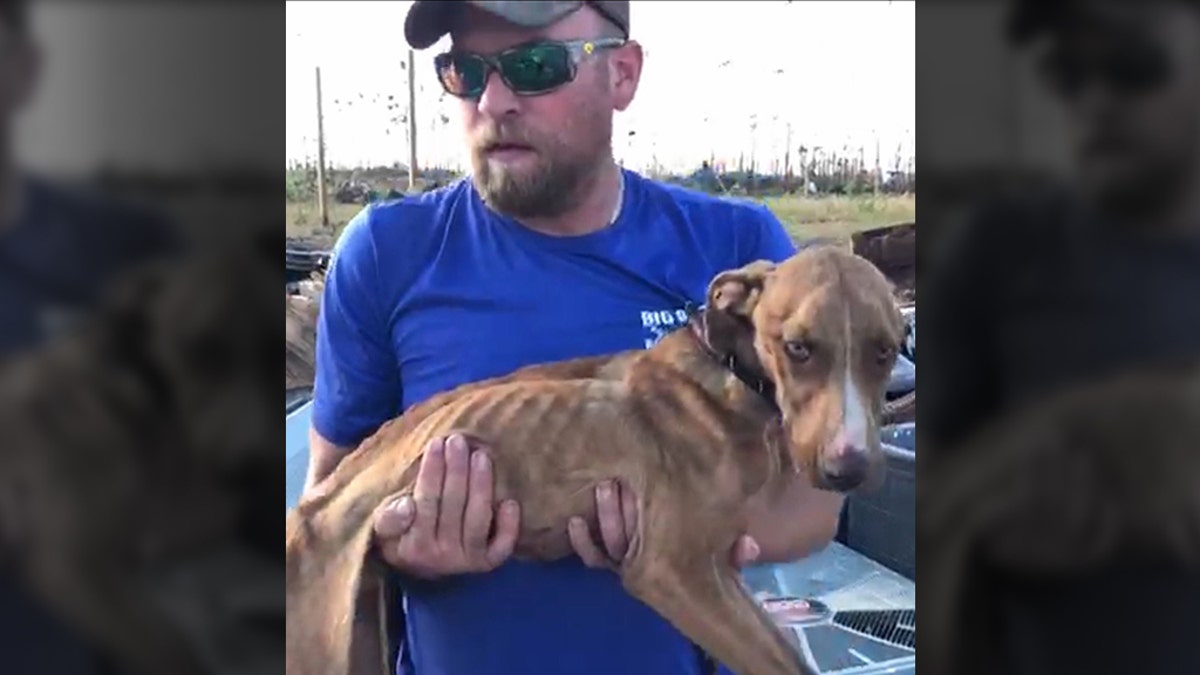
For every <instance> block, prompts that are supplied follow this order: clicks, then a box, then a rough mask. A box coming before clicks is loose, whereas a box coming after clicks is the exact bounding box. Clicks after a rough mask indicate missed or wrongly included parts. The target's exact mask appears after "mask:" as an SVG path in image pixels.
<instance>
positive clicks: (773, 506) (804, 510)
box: [748, 478, 845, 563]
mask: <svg viewBox="0 0 1200 675" xmlns="http://www.w3.org/2000/svg"><path fill="white" fill-rule="evenodd" d="M844 501H845V496H844V495H842V494H840V493H836V492H830V491H826V490H818V489H816V488H814V487H812V486H811V485H810V484H808V482H807V481H806V480H805V479H803V478H796V479H794V480H793V481H792V482H791V483H790V484H789V485H788V486H787V488H785V489H784V490H783V491H782V492H780V493H779V494H778V495H777V496H776V497H775V499H774V500H768V498H767V497H766V496H765V495H759V496H756V497H755V498H754V499H752V500H751V508H750V526H749V532H748V534H749V535H750V536H751V537H753V538H754V540H755V542H756V543H758V546H759V551H760V552H759V556H758V559H757V561H756V562H759V563H780V562H790V561H793V560H799V559H800V558H803V557H805V556H808V555H812V554H813V553H815V552H817V551H819V550H821V549H822V548H824V547H826V546H828V545H829V542H831V541H833V538H834V536H835V535H836V534H837V527H838V516H839V514H840V513H841V510H842V504H843V502H844Z"/></svg>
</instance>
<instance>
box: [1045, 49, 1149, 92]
mask: <svg viewBox="0 0 1200 675" xmlns="http://www.w3.org/2000/svg"><path fill="white" fill-rule="evenodd" d="M1042 75H1043V77H1044V78H1045V79H1046V81H1047V82H1048V83H1049V85H1050V86H1051V87H1052V88H1053V89H1054V90H1055V91H1057V92H1059V93H1060V94H1062V95H1063V96H1066V97H1067V98H1074V97H1076V96H1078V95H1079V94H1080V93H1081V92H1082V91H1083V90H1084V88H1086V87H1087V85H1088V83H1090V82H1092V81H1098V82H1103V83H1105V84H1107V85H1108V86H1109V87H1110V88H1112V90H1113V91H1116V92H1118V93H1122V94H1128V95H1139V94H1147V93H1149V92H1151V91H1154V90H1155V89H1158V88H1159V87H1162V86H1163V85H1165V84H1166V83H1168V82H1169V81H1170V80H1171V77H1172V72H1171V64H1170V60H1169V58H1168V57H1167V56H1166V54H1164V53H1163V52H1162V50H1159V49H1148V48H1141V49H1125V50H1122V51H1120V52H1116V53H1114V54H1111V55H1109V56H1108V57H1106V58H1100V59H1087V60H1085V59H1081V58H1077V57H1071V56H1067V55H1063V54H1059V55H1057V56H1055V57H1052V58H1050V59H1048V60H1047V61H1045V62H1044V63H1043V64H1042Z"/></svg>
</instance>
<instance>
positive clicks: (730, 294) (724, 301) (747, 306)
mask: <svg viewBox="0 0 1200 675" xmlns="http://www.w3.org/2000/svg"><path fill="white" fill-rule="evenodd" d="M774 269H775V263H772V262H768V261H766V260H756V261H754V262H752V263H750V264H749V265H746V266H745V267H742V268H739V269H736V270H728V271H725V272H722V273H720V274H718V275H717V276H716V278H714V279H713V280H712V283H711V284H709V286H708V300H707V303H708V307H709V309H711V310H712V311H714V312H721V313H724V314H731V315H734V316H738V317H743V318H749V316H750V313H751V312H753V311H754V306H755V305H756V304H758V297H759V295H760V294H761V293H762V287H763V283H764V282H765V281H766V279H767V276H768V275H770V273H771V272H772V271H773V270H774Z"/></svg>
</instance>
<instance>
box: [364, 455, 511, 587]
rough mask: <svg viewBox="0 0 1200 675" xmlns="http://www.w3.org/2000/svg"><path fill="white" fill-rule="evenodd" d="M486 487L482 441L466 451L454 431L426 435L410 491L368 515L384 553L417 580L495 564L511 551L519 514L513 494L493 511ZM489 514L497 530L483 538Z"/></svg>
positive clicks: (489, 485) (487, 464) (489, 484)
mask: <svg viewBox="0 0 1200 675" xmlns="http://www.w3.org/2000/svg"><path fill="white" fill-rule="evenodd" d="M493 488H494V485H493V476H492V466H491V460H490V458H489V457H488V455H487V453H486V451H485V448H475V449H474V451H472V450H471V449H470V448H468V447H467V442H466V440H465V439H463V438H462V437H461V436H451V437H450V438H448V439H444V440H443V439H437V440H434V441H431V442H430V444H429V446H428V447H427V448H426V449H425V456H424V457H423V458H422V460H421V467H420V469H419V470H418V473H417V483H416V487H415V490H414V495H413V496H412V497H407V496H405V497H401V498H400V499H397V500H395V501H393V502H390V503H388V504H385V505H384V506H383V507H381V508H380V509H379V511H378V512H376V514H375V523H374V529H375V541H376V544H377V545H378V546H379V550H380V553H381V554H382V557H383V559H384V560H385V561H387V563H388V564H389V565H391V566H392V567H395V568H396V569H397V570H399V571H400V572H401V573H403V574H407V575H409V576H414V577H417V578H421V579H435V578H438V577H443V576H447V575H452V574H465V573H469V572H487V571H489V570H492V569H495V568H496V567H499V566H500V564H501V563H503V562H504V561H505V560H507V559H508V557H509V556H510V555H512V551H513V546H514V545H515V544H516V542H517V532H518V527H519V525H520V522H521V517H520V510H519V507H518V505H517V503H516V502H515V501H511V500H509V501H506V502H504V503H503V504H501V505H500V507H499V508H498V509H495V510H493V507H492V490H493ZM493 517H495V521H496V529H495V533H494V534H493V535H492V536H491V537H490V539H489V537H488V533H489V531H490V530H491V528H492V519H493Z"/></svg>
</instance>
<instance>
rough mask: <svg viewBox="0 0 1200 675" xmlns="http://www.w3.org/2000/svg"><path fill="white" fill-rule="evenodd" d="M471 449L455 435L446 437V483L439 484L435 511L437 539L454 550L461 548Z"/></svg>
mask: <svg viewBox="0 0 1200 675" xmlns="http://www.w3.org/2000/svg"><path fill="white" fill-rule="evenodd" d="M470 455H471V451H470V450H469V449H468V448H467V441H466V439H464V438H463V437H462V436H459V435H458V434H455V435H453V436H451V437H450V438H447V439H446V482H445V483H443V484H442V509H441V511H439V512H438V523H437V538H438V540H439V541H442V542H444V543H446V544H448V545H450V546H453V547H454V548H456V549H460V548H462V523H463V511H464V510H465V509H466V505H467V474H468V473H470V461H471V457H470Z"/></svg>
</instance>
